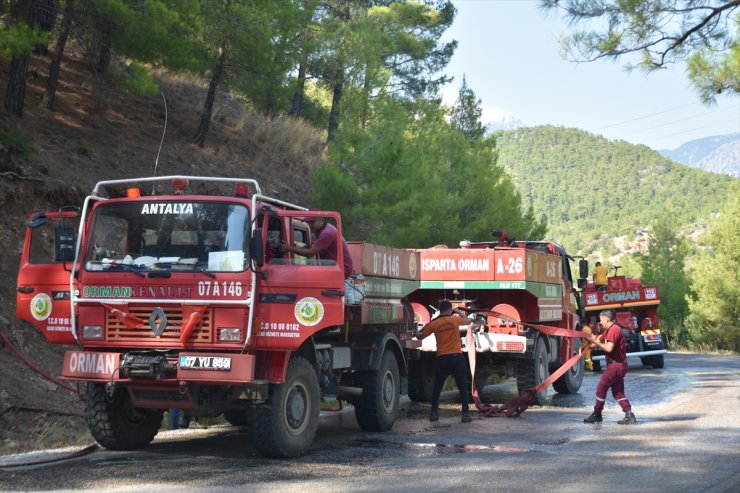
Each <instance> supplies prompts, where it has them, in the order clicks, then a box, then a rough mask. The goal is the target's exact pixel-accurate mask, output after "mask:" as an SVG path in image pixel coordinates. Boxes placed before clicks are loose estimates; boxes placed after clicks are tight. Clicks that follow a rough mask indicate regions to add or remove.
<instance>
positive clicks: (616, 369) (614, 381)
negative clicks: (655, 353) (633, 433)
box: [583, 310, 637, 425]
mask: <svg viewBox="0 0 740 493" xmlns="http://www.w3.org/2000/svg"><path fill="white" fill-rule="evenodd" d="M599 325H601V328H602V329H603V330H604V334H603V336H601V337H599V336H596V335H593V334H592V335H591V336H590V337H589V342H592V343H593V344H595V345H596V346H597V347H598V348H600V349H601V350H603V351H604V354H605V356H606V369H605V370H604V373H603V374H602V375H601V380H599V384H598V385H597V386H596V404H595V405H594V412H593V413H591V416H589V417H588V418H586V419H584V420H583V422H584V423H600V422H601V421H603V418H602V417H601V411H602V410H603V409H604V403H605V402H606V392H607V390H609V388H611V389H612V395H613V396H614V398H615V399H616V400H617V403H619V406H620V407H621V408H622V411H624V418H623V419H620V420H619V421H617V423H619V424H620V425H629V424H634V423H636V422H637V419H635V415H634V414H632V405H631V404H630V401H628V400H627V397H626V396H625V395H624V376H625V375H626V374H627V370H628V365H627V345H626V343H625V340H624V334H622V328H621V327H620V326H619V325H617V324H615V323H614V311H612V310H603V311H601V312H600V313H599Z"/></svg>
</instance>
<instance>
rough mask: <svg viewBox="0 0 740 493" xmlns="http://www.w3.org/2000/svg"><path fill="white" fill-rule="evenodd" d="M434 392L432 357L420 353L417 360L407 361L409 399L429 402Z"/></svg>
mask: <svg viewBox="0 0 740 493" xmlns="http://www.w3.org/2000/svg"><path fill="white" fill-rule="evenodd" d="M433 391H434V357H432V355H431V354H427V353H422V354H421V358H419V359H418V360H409V399H411V400H412V401H413V402H430V401H431V400H432V392H433Z"/></svg>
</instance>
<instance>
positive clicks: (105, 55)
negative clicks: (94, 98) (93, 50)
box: [95, 43, 111, 74]
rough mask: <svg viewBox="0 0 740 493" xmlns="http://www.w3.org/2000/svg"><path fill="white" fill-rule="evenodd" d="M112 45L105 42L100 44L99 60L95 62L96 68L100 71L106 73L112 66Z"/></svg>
mask: <svg viewBox="0 0 740 493" xmlns="http://www.w3.org/2000/svg"><path fill="white" fill-rule="evenodd" d="M110 57H111V52H110V47H109V46H108V45H106V44H105V43H101V44H100V52H99V53H98V62H97V63H96V64H95V70H96V71H97V72H99V73H101V74H102V73H104V72H105V71H106V70H108V67H109V66H110Z"/></svg>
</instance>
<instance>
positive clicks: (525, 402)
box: [465, 309, 594, 418]
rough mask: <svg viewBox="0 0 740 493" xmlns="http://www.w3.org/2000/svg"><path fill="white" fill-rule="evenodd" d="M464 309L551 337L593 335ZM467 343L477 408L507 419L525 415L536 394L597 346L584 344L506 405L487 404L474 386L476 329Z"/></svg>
mask: <svg viewBox="0 0 740 493" xmlns="http://www.w3.org/2000/svg"><path fill="white" fill-rule="evenodd" d="M465 311H470V312H475V313H478V314H481V315H487V316H493V317H496V318H500V319H502V320H506V321H509V322H514V323H517V324H519V325H522V326H524V327H528V328H530V329H534V330H536V331H538V332H540V333H542V334H547V335H552V336H560V337H573V338H575V337H578V338H588V337H590V336H591V334H589V333H587V332H582V331H579V330H571V329H563V328H560V327H552V326H549V325H540V324H528V323H525V322H520V321H519V320H514V319H512V318H511V317H509V316H508V315H504V314H503V313H499V312H494V311H490V310H487V311H478V310H470V309H466V310H465ZM466 342H467V344H466V345H467V348H468V362H469V364H470V374H471V376H472V380H473V386H472V388H473V401H474V403H475V407H476V408H477V409H478V411H479V412H480V413H481V414H482V415H483V416H485V417H488V418H498V417H508V418H516V417H518V416H519V415H520V414H522V413H523V412H524V411H526V410H527V408H528V407H529V406H530V404H531V403H532V401H534V399H535V397H536V396H537V394H538V393H539V392H541V391H542V390H543V389H546V388H547V387H548V386H549V385H550V384H552V383H553V382H554V381H555V380H557V379H558V378H560V377H561V376H562V375H563V374H564V373H565V372H567V371H568V370H570V369H571V367H573V365H575V364H576V363H577V362H578V360H579V359H581V358H582V357H583V354H584V353H585V351H587V350H588V349H589V348H591V347H594V344H593V343H590V342H589V343H588V344H586V345H585V346H582V347H581V349H580V350H579V351H578V353H576V354H574V355H573V356H571V357H570V358H569V359H568V361H566V362H565V363H564V364H563V365H562V366H561V367H560V368H558V369H557V370H555V371H554V372H553V373H551V374H550V376H549V377H547V378H546V379H545V380H543V381H542V382H541V383H540V384H539V385H537V386H535V387H533V388H531V389H528V390H525V391H523V392H522V393H520V394H519V395H518V396H517V397H515V398H513V399H511V400H509V401H507V402H505V403H504V404H495V405H492V404H484V403H483V402H482V401H481V399H480V396H479V394H478V389H477V388H476V387H475V341H474V340H473V331H472V330H468V334H467V336H466Z"/></svg>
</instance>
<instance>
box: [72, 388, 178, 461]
mask: <svg viewBox="0 0 740 493" xmlns="http://www.w3.org/2000/svg"><path fill="white" fill-rule="evenodd" d="M162 416H164V410H162V409H139V408H136V407H134V404H133V402H132V401H131V396H130V395H129V393H128V390H126V389H125V388H123V387H119V388H118V389H116V391H115V393H114V394H113V397H112V398H111V397H109V396H108V392H106V390H105V384H102V383H92V382H89V383H88V384H87V401H86V402H85V418H86V420H87V426H88V428H90V433H91V434H92V436H93V437H94V438H95V440H96V441H97V442H98V443H99V444H100V445H102V446H103V447H105V448H107V449H111V450H138V449H141V448H144V447H146V446H147V445H149V444H150V443H151V441H152V440H154V437H155V436H156V434H157V432H158V431H159V427H160V426H161V425H162Z"/></svg>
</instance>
